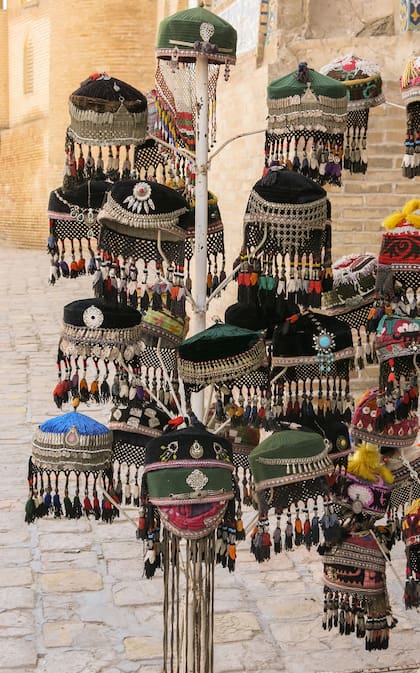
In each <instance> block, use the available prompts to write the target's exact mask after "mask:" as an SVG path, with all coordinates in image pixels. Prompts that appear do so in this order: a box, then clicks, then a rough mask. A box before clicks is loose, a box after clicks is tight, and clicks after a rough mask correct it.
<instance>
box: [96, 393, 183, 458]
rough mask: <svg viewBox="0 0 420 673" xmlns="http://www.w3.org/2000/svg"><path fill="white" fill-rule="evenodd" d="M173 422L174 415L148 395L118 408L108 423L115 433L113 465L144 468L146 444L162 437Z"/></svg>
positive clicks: (112, 412)
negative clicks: (147, 397) (153, 438)
mask: <svg viewBox="0 0 420 673" xmlns="http://www.w3.org/2000/svg"><path fill="white" fill-rule="evenodd" d="M169 421H170V416H169V415H168V414H167V413H166V412H165V411H164V410H163V409H162V408H161V407H159V406H158V404H157V403H156V402H154V401H148V400H146V399H145V397H144V395H143V397H142V398H141V396H140V397H138V396H136V397H135V398H134V399H133V400H129V402H128V404H127V405H121V404H120V405H117V406H114V407H113V408H112V409H111V415H110V420H109V423H108V427H109V429H110V430H112V431H113V442H112V458H113V462H114V461H117V462H118V463H119V464H120V465H121V464H122V463H126V464H127V465H128V466H130V465H134V466H135V467H136V468H140V467H142V466H143V464H144V458H145V447H146V444H147V443H148V442H149V441H150V439H151V438H152V437H160V436H161V434H162V432H163V431H164V429H165V428H166V427H167V425H168V423H169Z"/></svg>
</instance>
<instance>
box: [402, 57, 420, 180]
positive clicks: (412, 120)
mask: <svg viewBox="0 0 420 673" xmlns="http://www.w3.org/2000/svg"><path fill="white" fill-rule="evenodd" d="M400 89H401V98H402V101H403V103H404V105H405V109H406V118H407V130H406V135H405V142H404V148H405V154H404V157H403V161H402V174H403V177H405V178H414V177H416V176H417V175H420V56H418V55H416V56H413V57H412V58H410V60H409V61H408V63H407V65H406V66H405V68H404V72H403V73H402V75H401V78H400Z"/></svg>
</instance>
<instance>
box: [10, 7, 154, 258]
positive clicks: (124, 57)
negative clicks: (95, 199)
mask: <svg viewBox="0 0 420 673" xmlns="http://www.w3.org/2000/svg"><path fill="white" fill-rule="evenodd" d="M8 5H9V8H8V10H7V11H3V12H1V13H0V38H3V37H4V38H5V39H4V40H3V39H1V41H0V82H2V83H3V82H5V83H6V88H7V85H9V87H10V89H9V96H8V100H7V96H6V97H5V100H6V101H7V102H8V104H7V105H6V104H5V103H4V102H3V101H4V99H3V98H2V99H1V100H0V165H1V166H2V168H3V170H2V175H1V178H0V200H1V203H2V208H1V212H0V236H1V237H2V238H3V239H6V240H9V241H11V242H14V243H16V244H18V245H24V246H34V247H43V246H44V245H45V242H46V237H47V233H48V228H47V218H46V209H47V204H48V196H49V193H50V191H51V190H52V189H54V188H56V187H57V186H58V185H60V184H61V181H62V173H63V165H64V139H65V132H66V128H67V125H68V122H69V116H68V97H69V94H70V93H71V92H72V91H74V90H75V89H76V88H77V87H78V86H79V84H80V82H81V81H82V80H84V79H86V77H87V76H88V75H89V74H90V73H91V72H95V71H97V70H106V71H108V72H109V73H110V74H112V75H113V76H114V77H118V78H120V79H123V80H124V81H126V82H128V83H130V84H131V85H133V86H135V87H136V88H138V89H140V90H141V91H142V92H144V93H146V92H147V91H148V90H149V89H151V88H152V87H153V83H154V71H155V55H154V47H155V38H156V10H157V3H156V1H155V0H125V2H124V3H123V5H124V11H119V12H116V3H115V2H114V1H113V0H102V1H101V2H97V0H71V1H70V0H62V1H61V2H56V1H55V0H39V2H38V3H37V4H36V5H35V6H33V7H28V8H25V9H24V8H22V6H21V3H20V0H9V3H8ZM28 36H30V39H31V40H32V44H33V52H34V63H33V68H34V71H33V72H34V88H33V92H32V93H29V94H26V95H24V93H23V91H24V89H23V83H24V59H23V55H24V45H25V40H26V39H27V38H28ZM8 68H9V69H8ZM2 92H3V88H2ZM2 127H3V128H2ZM4 127H6V128H4ZM4 169H5V170H4Z"/></svg>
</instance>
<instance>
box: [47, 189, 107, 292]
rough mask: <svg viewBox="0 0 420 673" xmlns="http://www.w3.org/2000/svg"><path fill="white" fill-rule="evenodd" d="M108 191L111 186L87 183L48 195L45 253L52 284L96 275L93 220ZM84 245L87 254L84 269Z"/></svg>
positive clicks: (94, 220)
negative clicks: (49, 266)
mask: <svg viewBox="0 0 420 673" xmlns="http://www.w3.org/2000/svg"><path fill="white" fill-rule="evenodd" d="M111 187H112V183H111V182H106V181H103V180H87V181H86V182H85V183H83V184H81V185H79V186H77V187H75V188H74V189H71V190H63V188H62V187H58V188H57V189H54V190H53V191H52V192H51V193H50V198H49V201H48V213H47V214H48V219H49V227H50V232H49V236H48V252H49V254H50V255H51V271H50V283H51V284H54V282H55V281H56V280H57V279H58V278H59V277H60V276H63V277H64V278H76V277H77V276H80V275H83V274H85V273H86V271H88V273H91V274H92V273H94V272H95V270H96V260H95V257H94V255H95V253H96V241H97V238H98V234H99V225H98V222H97V219H96V216H97V214H98V211H99V209H100V208H101V206H102V203H103V200H104V198H105V195H106V193H107V191H108V190H109V189H111ZM84 243H85V246H86V248H87V251H88V253H89V261H88V266H87V269H86V260H85V253H84V250H83V248H84V247H85V246H84V245H83V244H84ZM66 248H67V249H66ZM70 256H71V257H70Z"/></svg>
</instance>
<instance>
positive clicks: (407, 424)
mask: <svg viewBox="0 0 420 673" xmlns="http://www.w3.org/2000/svg"><path fill="white" fill-rule="evenodd" d="M417 402H418V389H417V386H415V385H413V386H411V387H408V386H407V387H406V388H405V389H404V388H403V390H401V389H400V388H399V387H398V388H396V387H394V386H392V388H391V390H390V392H386V391H385V392H384V391H383V390H382V391H381V390H380V389H378V388H371V389H369V390H367V391H366V392H365V393H364V395H362V397H361V398H360V400H359V401H358V403H357V405H356V408H355V410H354V414H353V417H352V421H351V434H352V437H353V439H354V440H359V441H363V442H374V443H375V444H377V445H378V446H381V447H404V446H410V445H411V444H414V442H415V441H416V437H417V433H418V431H419V419H418V416H417V413H416V412H417Z"/></svg>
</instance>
